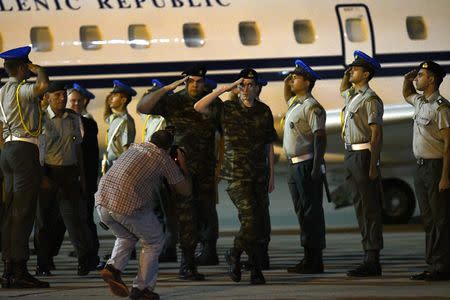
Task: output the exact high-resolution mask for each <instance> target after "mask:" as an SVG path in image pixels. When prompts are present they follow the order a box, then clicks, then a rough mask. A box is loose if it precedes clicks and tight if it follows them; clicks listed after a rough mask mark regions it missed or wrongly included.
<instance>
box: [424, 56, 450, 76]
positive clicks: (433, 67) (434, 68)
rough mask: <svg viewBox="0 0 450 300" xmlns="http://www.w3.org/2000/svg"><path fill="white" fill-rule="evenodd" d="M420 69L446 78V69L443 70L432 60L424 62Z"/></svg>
mask: <svg viewBox="0 0 450 300" xmlns="http://www.w3.org/2000/svg"><path fill="white" fill-rule="evenodd" d="M419 69H425V70H428V71H431V72H433V73H434V74H436V76H438V77H440V78H444V77H445V75H446V72H445V70H444V68H442V67H441V66H440V65H439V64H437V63H435V62H434V61H431V60H427V61H424V62H423V63H421V64H420V65H419Z"/></svg>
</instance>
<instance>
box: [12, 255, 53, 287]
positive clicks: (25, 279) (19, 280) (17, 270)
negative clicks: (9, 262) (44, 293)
mask: <svg viewBox="0 0 450 300" xmlns="http://www.w3.org/2000/svg"><path fill="white" fill-rule="evenodd" d="M11 287H12V288H17V289H27V288H29V289H39V288H48V287H50V284H49V283H48V282H45V281H40V280H38V279H37V278H35V277H33V276H32V275H31V274H30V273H28V269H27V262H26V261H19V262H14V263H13V276H12V280H11Z"/></svg>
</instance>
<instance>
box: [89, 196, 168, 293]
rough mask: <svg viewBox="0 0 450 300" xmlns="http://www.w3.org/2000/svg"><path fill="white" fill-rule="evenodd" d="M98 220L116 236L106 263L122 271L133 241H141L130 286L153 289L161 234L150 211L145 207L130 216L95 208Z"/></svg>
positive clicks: (162, 237) (162, 235)
mask: <svg viewBox="0 0 450 300" xmlns="http://www.w3.org/2000/svg"><path fill="white" fill-rule="evenodd" d="M97 212H98V214H99V216H100V220H101V221H102V222H103V223H105V224H106V225H107V226H108V227H109V228H110V229H111V231H112V233H113V234H114V235H115V237H116V241H115V243H114V248H113V251H112V254H111V258H110V259H109V260H108V264H110V265H112V266H114V268H116V269H117V270H120V271H123V270H124V269H125V266H126V265H127V263H128V260H129V258H130V255H131V252H132V250H133V248H134V246H135V244H136V242H137V241H140V242H141V246H142V251H141V253H140V256H139V270H138V274H137V276H136V278H135V279H134V281H133V287H135V288H138V289H140V290H143V289H145V288H148V289H149V290H150V291H152V290H153V289H154V288H155V284H156V278H157V276H158V257H159V254H160V252H161V250H162V248H163V246H164V240H165V237H164V233H163V231H162V228H161V225H160V223H159V221H158V219H157V218H156V216H155V214H154V212H153V209H152V208H150V207H149V206H147V207H144V208H142V209H139V210H137V211H135V212H134V213H133V214H132V215H130V216H125V215H121V214H118V213H115V212H112V211H109V210H108V209H106V208H105V207H102V206H100V205H99V206H97Z"/></svg>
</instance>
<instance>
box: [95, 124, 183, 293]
mask: <svg viewBox="0 0 450 300" xmlns="http://www.w3.org/2000/svg"><path fill="white" fill-rule="evenodd" d="M172 142H173V136H172V135H171V134H170V133H169V132H168V131H166V130H160V131H157V132H155V133H154V134H153V135H152V137H151V139H150V142H145V143H142V144H132V145H131V147H130V148H129V149H128V150H127V151H126V152H124V153H123V154H122V155H121V156H120V157H119V158H118V160H117V161H116V162H114V165H113V166H112V167H111V169H110V170H109V171H108V173H106V174H105V176H103V177H102V179H101V181H100V184H99V188H98V191H97V193H96V194H95V204H96V208H97V212H98V214H99V216H100V220H101V221H102V222H103V223H105V224H106V225H107V226H108V227H109V228H110V229H111V231H112V232H113V234H114V235H115V236H116V241H115V244H114V249H113V251H112V255H111V258H110V259H109V260H108V262H107V264H106V266H105V268H104V269H103V270H102V271H101V272H100V274H101V276H102V278H103V280H105V282H107V283H108V284H109V287H110V289H111V291H112V292H113V293H114V294H115V295H117V296H121V297H125V296H128V295H129V296H130V299H159V295H158V294H156V293H154V292H153V289H154V287H155V284H156V278H157V275H158V256H159V254H160V252H161V249H162V248H163V245H164V233H163V231H162V228H161V225H160V223H159V221H158V219H157V218H156V216H155V214H154V212H153V210H152V207H151V203H152V201H151V197H154V195H155V191H156V190H157V189H158V188H159V187H160V185H161V182H162V179H163V177H164V178H166V179H167V182H168V183H169V184H170V185H171V186H172V187H173V188H174V190H175V191H176V192H177V193H179V194H181V195H183V196H189V195H191V193H192V184H191V180H190V179H189V175H188V171H187V168H186V161H185V158H184V155H183V153H182V152H181V151H180V150H178V152H177V161H178V163H179V167H178V166H177V165H176V163H175V162H174V161H173V160H172V159H171V157H170V156H169V149H170V147H171V145H172ZM180 170H181V171H180ZM182 172H183V174H184V176H183V174H182ZM138 240H139V241H140V243H141V245H142V251H141V253H140V258H139V270H138V274H137V276H136V278H135V279H134V281H133V286H132V290H131V293H130V292H129V290H128V288H127V286H126V285H125V283H124V282H123V281H122V279H121V272H122V271H123V270H124V269H125V266H126V265H127V263H128V259H129V257H130V254H131V251H132V250H133V248H134V246H135V244H136V242H137V241H138Z"/></svg>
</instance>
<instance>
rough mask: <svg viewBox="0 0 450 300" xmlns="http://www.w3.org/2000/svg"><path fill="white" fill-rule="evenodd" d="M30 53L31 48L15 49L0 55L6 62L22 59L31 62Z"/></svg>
mask: <svg viewBox="0 0 450 300" xmlns="http://www.w3.org/2000/svg"><path fill="white" fill-rule="evenodd" d="M30 51H31V47H30V46H25V47H19V48H14V49H11V50H8V51H5V52H3V53H0V58H3V59H4V60H13V59H17V60H19V59H22V60H24V61H26V62H30V60H29V59H28V54H30Z"/></svg>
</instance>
